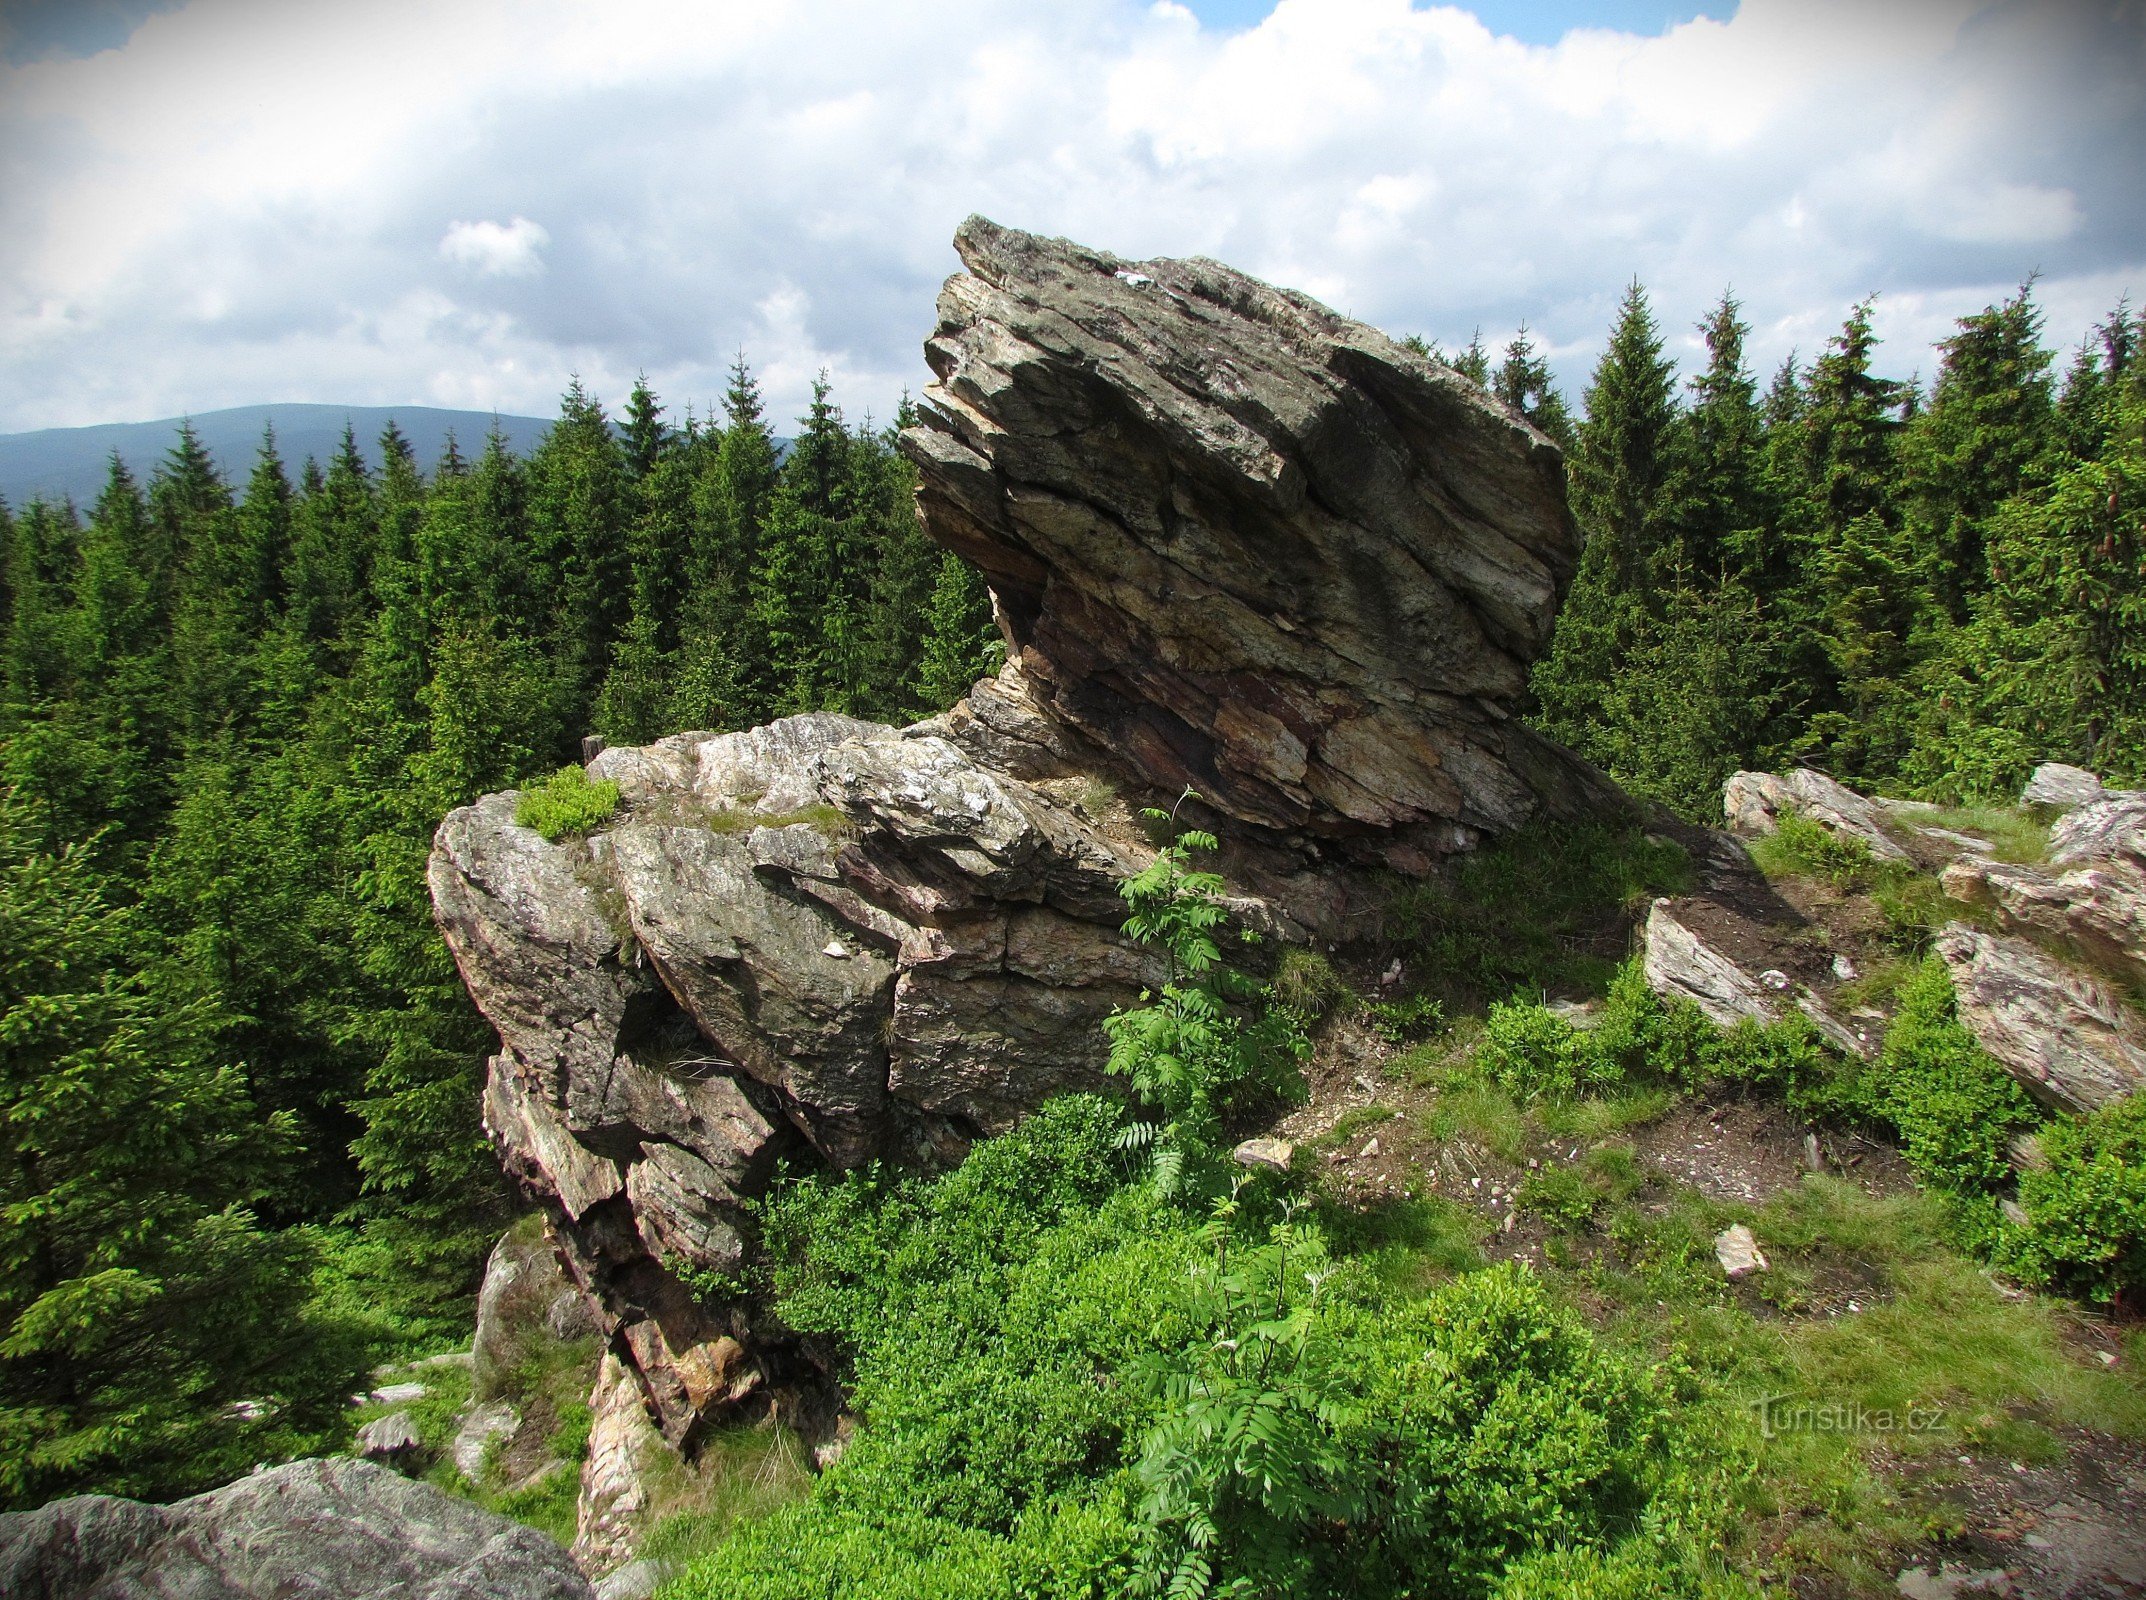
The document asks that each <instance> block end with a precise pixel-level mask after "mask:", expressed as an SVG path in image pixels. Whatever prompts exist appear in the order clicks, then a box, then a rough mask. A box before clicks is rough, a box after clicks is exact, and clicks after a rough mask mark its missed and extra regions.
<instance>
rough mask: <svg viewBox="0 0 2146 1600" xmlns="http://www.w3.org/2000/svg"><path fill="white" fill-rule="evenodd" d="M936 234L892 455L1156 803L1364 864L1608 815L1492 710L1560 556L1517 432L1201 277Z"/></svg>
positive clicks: (1250, 292) (1073, 249)
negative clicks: (935, 294) (1162, 796)
mask: <svg viewBox="0 0 2146 1600" xmlns="http://www.w3.org/2000/svg"><path fill="white" fill-rule="evenodd" d="M954 247H955V249H956V250H957V251H958V252H959V253H960V255H961V259H962V262H963V264H964V266H965V267H966V268H967V269H968V270H967V271H965V272H962V273H959V274H957V275H955V276H954V277H952V278H950V279H948V280H947V284H946V287H945V289H944V290H943V291H942V292H941V294H940V297H939V326H938V329H937V331H936V332H935V333H934V334H933V335H932V337H931V339H930V340H929V341H928V342H927V343H926V345H925V358H926V360H928V361H929V362H930V364H931V367H932V370H933V372H934V373H935V374H936V375H937V381H936V382H934V383H933V384H931V385H930V386H929V387H928V388H927V389H926V390H925V392H924V400H923V404H922V407H921V415H922V420H921V422H920V423H919V425H918V426H916V427H913V428H910V429H908V430H906V431H905V432H904V433H903V434H902V436H901V447H902V450H903V452H904V453H905V454H906V455H907V456H908V457H909V459H910V460H911V461H913V462H914V463H915V464H916V466H917V470H918V473H919V475H920V478H921V487H920V489H919V491H918V504H919V506H920V508H921V510H922V513H923V517H924V525H925V528H926V531H927V532H929V533H930V534H931V535H932V537H933V538H935V539H937V540H938V541H939V542H941V543H942V544H945V545H948V546H949V547H951V548H953V549H955V550H958V551H960V552H961V553H962V554H963V555H966V556H968V557H970V558H971V559H972V560H974V561H975V562H976V563H977V564H978V565H979V566H980V567H982V568H983V570H984V573H985V575H986V577H987V578H988V579H989V580H990V584H991V589H992V593H993V595H994V596H995V598H996V601H997V609H998V618H999V625H1000V628H1001V630H1002V631H1003V632H1004V633H1005V635H1006V637H1007V641H1008V645H1009V648H1010V650H1011V651H1012V653H1013V655H1014V656H1015V657H1016V658H1017V659H1018V661H1019V662H1020V664H1021V666H1022V668H1023V669H1024V671H1025V672H1026V674H1027V679H1028V682H1029V684H1030V686H1031V692H1032V693H1033V695H1034V696H1035V699H1036V701H1037V703H1038V704H1039V705H1041V706H1042V707H1043V708H1044V709H1045V710H1046V711H1047V712H1048V713H1049V714H1050V715H1051V716H1052V717H1053V718H1054V719H1056V720H1057V721H1059V722H1062V723H1064V724H1066V725H1068V726H1070V727H1072V728H1075V729H1078V730H1080V732H1082V733H1083V734H1085V735H1086V736H1087V737H1088V739H1089V740H1091V741H1092V742H1093V743H1094V744H1095V745H1097V746H1099V747H1101V748H1102V749H1103V750H1105V751H1107V752H1108V753H1109V755H1110V756H1111V758H1113V759H1114V760H1115V761H1116V762H1117V763H1118V764H1120V765H1121V766H1123V767H1125V768H1127V769H1130V770H1131V771H1132V772H1133V773H1135V774H1136V775H1137V776H1138V777H1139V778H1140V779H1142V780H1143V781H1145V782H1146V783H1148V784H1151V785H1153V786H1154V787H1155V788H1157V789H1160V790H1164V791H1166V792H1168V793H1171V794H1175V793H1176V792H1177V791H1178V790H1179V789H1180V788H1182V787H1184V786H1186V785H1189V786H1191V787H1192V788H1194V789H1197V790H1198V791H1199V792H1200V794H1202V795H1203V796H1205V797H1206V799H1207V800H1208V801H1209V802H1210V803H1211V804H1212V805H1214V806H1215V807H1217V808H1218V809H1219V810H1221V811H1222V812H1224V813H1226V814H1227V815H1229V816H1231V817H1234V818H1237V819H1239V820H1240V821H1244V822H1251V823H1256V824H1261V825H1266V826H1272V827H1277V828H1288V829H1304V830H1308V831H1310V832H1313V833H1317V834H1322V835H1340V836H1355V837H1358V838H1365V839H1368V840H1370V841H1371V843H1372V846H1373V848H1374V849H1385V850H1393V849H1400V850H1403V851H1408V850H1425V849H1427V850H1429V851H1430V852H1432V853H1433V854H1436V853H1441V852H1443V851H1445V850H1449V849H1451V848H1453V847H1454V845H1455V844H1456V843H1465V842H1466V841H1467V840H1468V839H1469V838H1471V837H1472V836H1473V835H1474V834H1475V833H1476V832H1477V831H1479V830H1493V831H1504V830H1507V829H1510V828H1513V827H1516V826H1518V825H1519V824H1521V823H1523V822H1525V821H1527V820H1528V819H1529V818H1531V817H1533V816H1536V815H1538V814H1541V813H1544V812H1549V813H1553V814H1558V815H1567V816H1570V815H1577V814H1583V813H1590V812H1600V811H1602V810H1605V809H1608V808H1611V807H1613V806H1615V805H1617V804H1618V803H1619V797H1618V796H1617V795H1616V793H1615V791H1614V790H1613V789H1611V788H1609V786H1608V785H1607V784H1606V783H1605V782H1604V780H1602V779H1601V778H1600V776H1599V775H1598V774H1596V773H1594V772H1593V770H1592V769H1591V768H1588V767H1586V766H1585V765H1584V764H1582V763H1580V762H1578V761H1576V760H1575V759H1573V758H1572V757H1571V756H1569V755H1567V754H1566V753H1565V752H1564V751H1563V750H1561V749H1559V748H1558V747H1557V746H1555V745H1552V744H1550V743H1548V742H1547V741H1545V740H1543V739H1541V738H1539V737H1537V736H1536V735H1534V734H1532V733H1530V732H1529V731H1528V730H1526V729H1525V728H1523V727H1522V726H1521V725H1520V723H1519V722H1518V721H1517V720H1516V713H1517V712H1518V710H1519V709H1520V708H1521V705H1522V702H1523V700H1524V697H1525V694H1526V686H1527V673H1528V668H1529V665H1530V664H1531V663H1532V662H1533V661H1534V660H1535V659H1536V658H1537V657H1538V656H1540V655H1541V654H1542V652H1543V650H1544V648H1545V647H1546V645H1547V643H1548V641H1549V637H1550V628H1551V624H1552V622H1553V621H1554V620H1555V617H1556V614H1557V607H1558V602H1559V600H1560V598H1561V597H1562V595H1563V593H1564V591H1565V588H1566V585H1567V584H1568V583H1569V581H1570V579H1571V577H1572V574H1573V571H1574V568H1575V566H1576V564H1577V562H1578V559H1579V552H1580V539H1579V535H1578V533H1577V530H1576V529H1575V528H1574V525H1573V522H1572V518H1571V516H1570V514H1569V513H1568V511H1567V510H1566V506H1565V495H1564V473H1563V466H1562V462H1561V460H1560V458H1559V455H1558V452H1557V450H1556V449H1555V447H1554V446H1552V445H1551V444H1550V443H1549V441H1548V440H1546V439H1544V438H1543V437H1542V436H1541V435H1540V434H1538V433H1536V432H1535V431H1534V429H1532V428H1530V427H1529V426H1528V425H1527V424H1526V423H1525V422H1524V421H1523V420H1522V419H1521V418H1520V417H1519V416H1518V415H1517V414H1515V413H1514V412H1512V411H1510V410H1508V409H1507V408H1505V407H1503V406H1501V405H1499V404H1497V403H1496V402H1495V401H1493V400H1491V399H1489V398H1488V397H1487V396H1486V395H1485V394H1484V393H1483V391H1482V390H1480V389H1479V388H1477V387H1476V386H1475V385H1473V384H1472V383H1470V382H1468V381H1467V380H1466V379H1464V378H1462V377H1461V376H1460V375H1458V374H1457V373H1455V372H1454V371H1452V369H1450V368H1448V367H1446V366H1443V365H1441V364H1440V363H1438V362H1436V361H1433V360H1430V359H1429V358H1427V357H1425V356H1422V355H1419V354H1417V353H1415V352H1414V351H1411V350H1409V349H1407V348H1406V347H1404V346H1403V345H1401V344H1399V343H1398V342H1396V341H1395V340H1392V339H1389V338H1388V337H1387V336H1386V335H1384V334H1382V333H1380V332H1378V331H1377V330H1376V329H1373V328H1368V327H1365V326H1364V325H1363V324H1362V323H1359V322H1353V321H1351V320H1349V319H1348V318H1346V317H1342V316H1338V315H1336V314H1335V313H1334V312H1332V311H1329V310H1328V309H1327V308H1326V307H1324V306H1322V305H1319V304H1318V303H1317V302H1315V301H1313V300H1311V299H1309V298H1307V297H1306V296H1304V295H1301V294H1296V293H1294V292H1292V291H1289V290H1286V289H1276V288H1272V287H1269V286H1268V285H1266V284H1264V283H1261V282H1259V281H1257V280H1256V279H1253V278H1249V277H1246V276H1245V275H1244V274H1243V273H1240V272H1236V271H1233V270H1231V269H1230V268H1228V267H1225V266H1222V265H1221V264H1219V263H1217V262H1213V261H1206V260H1190V261H1142V262H1137V263H1136V262H1128V261H1121V260H1119V259H1118V258H1117V257H1115V256H1110V255H1105V254H1103V253H1102V252H1100V251H1095V250H1089V249H1085V248H1083V247H1081V246H1079V245H1076V244H1072V243H1069V242H1067V241H1065V240H1063V239H1044V238H1038V237H1036V236H1035V235H1032V234H1027V233H1021V232H1018V231H1016V230H1014V229H1011V228H1003V227H1000V226H998V225H997V224H995V223H991V222H988V221H985V220H984V219H983V218H980V217H972V218H970V219H969V220H968V221H967V222H965V223H964V224H962V226H961V229H960V231H959V232H958V233H957V234H956V235H955V238H954ZM1403 859H1404V860H1406V859H1409V857H1406V856H1404V858H1403Z"/></svg>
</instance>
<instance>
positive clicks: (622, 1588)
mask: <svg viewBox="0 0 2146 1600" xmlns="http://www.w3.org/2000/svg"><path fill="white" fill-rule="evenodd" d="M677 1571H678V1568H677V1566H676V1564H675V1563H673V1562H669V1561H651V1560H647V1559H643V1560H640V1561H629V1562H627V1563H626V1564H625V1565H624V1566H623V1567H620V1568H619V1569H618V1571H616V1572H613V1573H610V1574H609V1575H607V1576H605V1577H601V1578H598V1579H597V1580H596V1600H648V1597H649V1596H650V1595H652V1594H654V1593H655V1592H656V1591H657V1590H658V1589H660V1588H662V1587H663V1585H665V1584H666V1583H668V1582H670V1581H671V1579H672V1578H673V1577H674V1576H676V1575H677Z"/></svg>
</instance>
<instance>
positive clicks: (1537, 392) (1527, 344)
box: [1463, 323, 1573, 453]
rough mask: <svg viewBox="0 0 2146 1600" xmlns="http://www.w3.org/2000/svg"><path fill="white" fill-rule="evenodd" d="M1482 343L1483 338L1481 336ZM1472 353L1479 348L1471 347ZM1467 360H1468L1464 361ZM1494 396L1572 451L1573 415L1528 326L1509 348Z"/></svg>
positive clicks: (1492, 386) (1492, 388) (1495, 381)
mask: <svg viewBox="0 0 2146 1600" xmlns="http://www.w3.org/2000/svg"><path fill="white" fill-rule="evenodd" d="M1478 339H1479V341H1480V336H1478ZM1470 348H1471V349H1473V348H1475V347H1474V346H1470ZM1463 359H1466V357H1463ZM1489 387H1490V391H1491V393H1493V394H1495V395H1496V396H1497V397H1498V398H1499V399H1500V400H1503V401H1504V402H1505V403H1506V404H1507V405H1509V406H1511V407H1512V408H1513V409H1514V410H1515V411H1517V412H1519V413H1520V414H1521V415H1522V416H1523V417H1525V418H1527V419H1528V421H1529V422H1531V423H1533V424H1534V425H1535V427H1536V428H1537V429H1538V430H1540V431H1541V432H1542V433H1543V434H1544V435H1545V436H1546V437H1547V438H1548V439H1549V440H1550V442H1551V443H1552V444H1554V445H1556V446H1557V447H1558V448H1559V449H1560V450H1564V451H1567V452H1568V453H1569V452H1570V451H1571V449H1572V445H1573V430H1572V414H1571V413H1570V412H1569V411H1567V410H1566V409H1565V399H1564V396H1563V395H1561V394H1559V393H1558V391H1557V385H1556V383H1555V382H1553V381H1552V380H1551V377H1550V364H1549V363H1548V362H1546V361H1544V360H1543V359H1542V357H1541V356H1539V355H1537V354H1536V351H1535V339H1534V335H1532V334H1530V333H1529V332H1528V329H1527V324H1526V323H1522V324H1521V325H1520V331H1519V332H1518V333H1516V334H1514V335H1513V338H1512V341H1511V343H1509V344H1507V345H1506V347H1505V360H1504V362H1503V363H1502V364H1501V365H1500V366H1499V368H1498V371H1497V376H1496V377H1495V378H1494V379H1493V380H1492V382H1491V384H1490V386H1489Z"/></svg>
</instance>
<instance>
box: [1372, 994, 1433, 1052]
mask: <svg viewBox="0 0 2146 1600" xmlns="http://www.w3.org/2000/svg"><path fill="white" fill-rule="evenodd" d="M1370 1016H1371V1028H1372V1031H1373V1032H1374V1033H1376V1034H1377V1035H1378V1036H1379V1037H1380V1038H1381V1039H1384V1040H1385V1041H1386V1042H1387V1043H1388V1044H1409V1043H1412V1042H1414V1041H1416V1040H1419V1039H1427V1038H1429V1037H1431V1036H1432V1035H1434V1034H1438V1033H1443V1032H1444V1031H1445V1026H1446V1008H1445V1006H1444V1005H1442V1004H1441V1003H1440V1002H1438V1001H1436V1000H1433V999H1432V998H1431V997H1430V996H1429V995H1427V994H1412V995H1409V996H1408V997H1407V998H1406V999H1402V1000H1376V1001H1373V1002H1372V1004H1371V1006H1370Z"/></svg>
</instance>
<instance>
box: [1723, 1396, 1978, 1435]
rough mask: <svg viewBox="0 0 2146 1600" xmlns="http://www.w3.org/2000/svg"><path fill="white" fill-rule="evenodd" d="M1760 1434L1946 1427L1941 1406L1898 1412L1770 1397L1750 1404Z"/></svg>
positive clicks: (1919, 1430) (1913, 1407)
mask: <svg viewBox="0 0 2146 1600" xmlns="http://www.w3.org/2000/svg"><path fill="white" fill-rule="evenodd" d="M1751 1414H1752V1416H1754V1417H1755V1418H1757V1419H1758V1425H1759V1432H1760V1434H1761V1435H1763V1436H1764V1437H1765V1438H1768V1439H1771V1438H1773V1437H1774V1436H1775V1435H1777V1434H1783V1433H1935V1432H1937V1431H1938V1430H1939V1429H1940V1428H1943V1427H1945V1426H1947V1424H1946V1421H1945V1408H1944V1407H1943V1406H1933V1405H1923V1404H1919V1403H1918V1404H1913V1405H1909V1406H1907V1407H1905V1408H1904V1409H1901V1410H1895V1409H1893V1408H1892V1407H1891V1406H1866V1405H1863V1404H1861V1403H1860V1402H1856V1401H1850V1402H1847V1403H1845V1404H1844V1403H1842V1402H1841V1401H1838V1400H1799V1399H1797V1398H1796V1397H1795V1396H1794V1395H1787V1394H1773V1395H1768V1396H1766V1397H1765V1398H1764V1399H1763V1400H1754V1401H1752V1402H1751Z"/></svg>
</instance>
